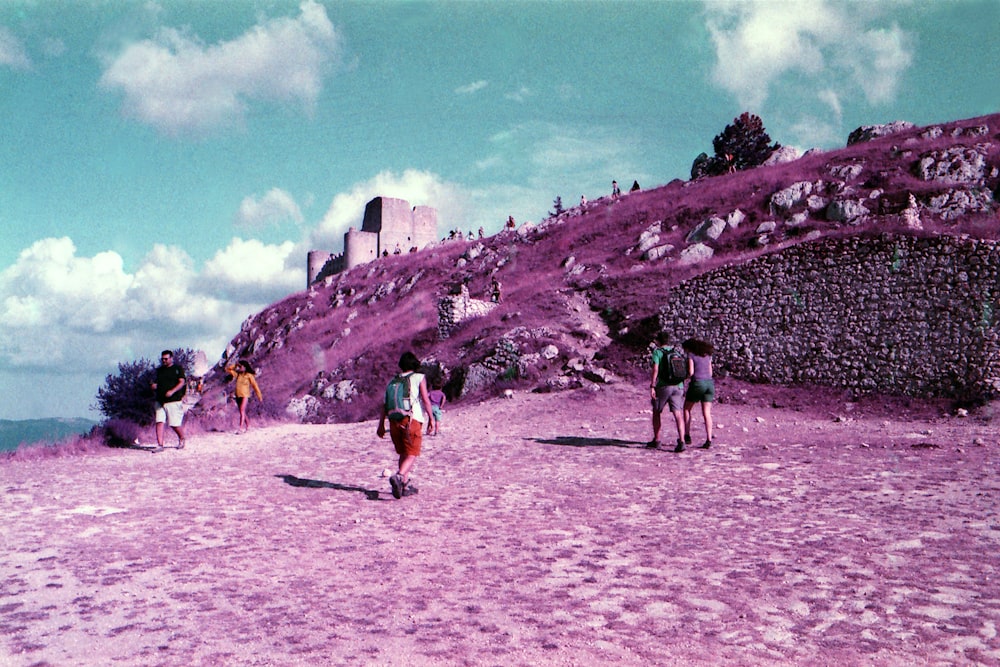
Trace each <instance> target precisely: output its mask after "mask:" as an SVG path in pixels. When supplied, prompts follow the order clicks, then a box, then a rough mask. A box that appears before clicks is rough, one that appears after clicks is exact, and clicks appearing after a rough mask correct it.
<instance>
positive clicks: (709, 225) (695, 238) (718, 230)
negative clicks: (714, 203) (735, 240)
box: [685, 217, 726, 243]
mask: <svg viewBox="0 0 1000 667" xmlns="http://www.w3.org/2000/svg"><path fill="white" fill-rule="evenodd" d="M724 231H726V221H725V220H723V219H722V218H718V217H712V218H709V219H708V220H705V221H704V222H702V223H701V224H700V225H698V226H697V227H695V228H694V229H693V230H691V233H690V234H688V235H687V239H685V240H686V241H687V242H688V243H701V242H702V241H704V240H706V239H712V240H713V241H714V240H716V239H718V238H719V237H720V236H722V232H724Z"/></svg>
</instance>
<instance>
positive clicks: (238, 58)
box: [101, 0, 339, 134]
mask: <svg viewBox="0 0 1000 667" xmlns="http://www.w3.org/2000/svg"><path fill="white" fill-rule="evenodd" d="M300 10H301V13H300V15H299V16H298V18H294V19H292V18H278V19H271V20H267V21H264V22H263V23H262V24H260V25H258V26H255V27H254V28H252V29H251V30H249V31H247V32H246V33H244V34H243V35H241V36H240V37H238V38H236V39H234V40H232V41H229V42H222V43H219V44H216V45H212V46H206V45H204V44H203V43H202V42H201V41H200V40H199V39H198V38H197V37H193V36H189V35H187V34H185V33H184V32H182V31H180V30H177V29H173V28H163V29H161V30H160V32H159V33H158V34H157V35H156V37H155V38H153V39H147V40H143V41H140V42H136V43H132V44H129V45H128V46H126V47H125V48H124V49H123V50H122V51H121V52H120V53H118V54H116V55H114V56H113V57H111V58H109V62H108V63H107V67H106V69H105V71H104V74H103V75H102V76H101V86H102V87H104V88H107V89H111V90H121V91H122V92H123V93H124V96H125V97H124V110H125V112H126V113H127V114H128V115H130V116H133V117H135V118H137V119H139V120H141V121H143V122H145V123H148V124H150V125H152V126H154V127H156V128H157V129H159V130H160V131H162V132H165V133H167V134H179V133H185V132H192V131H194V132H198V131H205V130H208V129H211V128H214V127H218V126H222V125H226V124H230V123H234V122H239V121H240V120H242V118H243V115H244V113H245V111H246V106H247V104H248V102H250V101H252V100H263V101H275V102H287V101H297V102H299V103H302V104H303V105H304V106H305V107H306V108H307V109H310V110H311V108H312V106H313V105H314V104H315V102H316V99H317V98H318V96H319V93H320V89H321V87H322V76H323V74H324V73H325V71H326V69H327V68H328V67H329V65H330V63H331V61H332V60H333V58H334V57H335V55H336V52H337V50H338V41H339V40H338V36H337V34H336V32H335V30H334V27H333V24H331V23H330V20H329V19H328V18H327V15H326V10H325V9H324V8H323V6H322V5H320V4H318V3H316V2H315V1H314V0H306V2H303V3H302V4H301V6H300Z"/></svg>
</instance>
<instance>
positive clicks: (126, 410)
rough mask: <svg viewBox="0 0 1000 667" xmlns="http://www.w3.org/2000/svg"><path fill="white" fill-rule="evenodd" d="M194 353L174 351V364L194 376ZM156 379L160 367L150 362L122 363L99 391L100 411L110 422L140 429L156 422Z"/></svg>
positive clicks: (146, 360) (185, 350)
mask: <svg viewBox="0 0 1000 667" xmlns="http://www.w3.org/2000/svg"><path fill="white" fill-rule="evenodd" d="M194 354H195V353H194V350H190V349H186V348H185V349H181V350H176V351H174V363H175V364H179V365H180V366H181V368H183V369H184V373H185V375H187V376H189V377H190V373H191V366H192V363H193V361H194ZM155 380H156V367H155V366H154V365H153V362H152V361H150V360H149V359H146V358H142V359H139V360H137V361H129V362H125V363H120V364H118V373H117V374H115V375H110V374H109V375H108V376H107V377H106V378H105V379H104V386H103V387H101V388H100V389H98V390H97V409H98V410H100V411H101V414H102V415H104V417H105V418H106V419H108V420H114V419H123V420H126V421H130V422H133V423H135V424H138V425H139V426H150V425H152V423H153V412H154V410H155V409H156V396H155V395H154V394H153V388H152V386H151V385H152V383H153V382H154V381H155Z"/></svg>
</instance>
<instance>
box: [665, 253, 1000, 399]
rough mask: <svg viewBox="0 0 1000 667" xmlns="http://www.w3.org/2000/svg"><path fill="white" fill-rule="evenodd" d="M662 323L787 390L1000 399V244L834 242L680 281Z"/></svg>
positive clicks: (737, 368)
mask: <svg viewBox="0 0 1000 667" xmlns="http://www.w3.org/2000/svg"><path fill="white" fill-rule="evenodd" d="M667 302H668V305H667V306H665V307H664V308H662V309H661V311H660V316H659V323H660V327H661V328H662V329H664V330H665V331H668V332H670V333H671V335H672V337H673V339H674V340H675V341H677V342H678V343H679V342H681V341H683V340H684V339H685V338H687V337H696V338H702V339H705V340H708V341H710V342H712V343H713V344H714V345H715V346H716V355H715V365H716V368H719V369H720V370H721V369H725V370H728V372H729V373H731V374H732V375H733V376H735V377H739V378H742V379H747V380H752V381H762V382H771V383H779V384H793V383H809V384H819V385H827V386H835V387H844V388H845V389H850V390H852V391H854V392H855V393H859V394H865V393H873V392H880V393H890V394H897V395H898V394H903V395H911V396H921V397H953V398H958V399H963V400H969V399H978V398H988V397H992V396H995V395H997V394H1000V326H998V320H1000V245H998V243H997V242H995V241H973V240H961V239H957V238H951V237H935V238H916V237H907V236H896V235H885V236H880V237H852V238H843V239H824V240H818V241H814V242H809V243H803V244H800V245H797V246H793V247H792V248H789V249H787V250H784V251H780V252H776V253H773V254H770V255H766V256H762V257H759V258H757V259H755V260H752V261H751V262H749V263H746V264H743V265H740V266H736V267H726V268H722V269H719V270H715V271H712V272H710V273H707V274H704V275H702V276H698V277H696V278H693V279H691V280H689V281H685V282H684V283H682V284H680V285H678V286H677V287H676V288H675V289H673V290H671V292H670V293H669V295H668V298H667Z"/></svg>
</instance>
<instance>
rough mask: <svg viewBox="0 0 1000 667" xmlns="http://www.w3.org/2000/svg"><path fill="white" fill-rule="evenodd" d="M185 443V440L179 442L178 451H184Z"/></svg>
mask: <svg viewBox="0 0 1000 667" xmlns="http://www.w3.org/2000/svg"><path fill="white" fill-rule="evenodd" d="M184 445H185V442H184V441H183V440H178V441H177V449H184Z"/></svg>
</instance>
